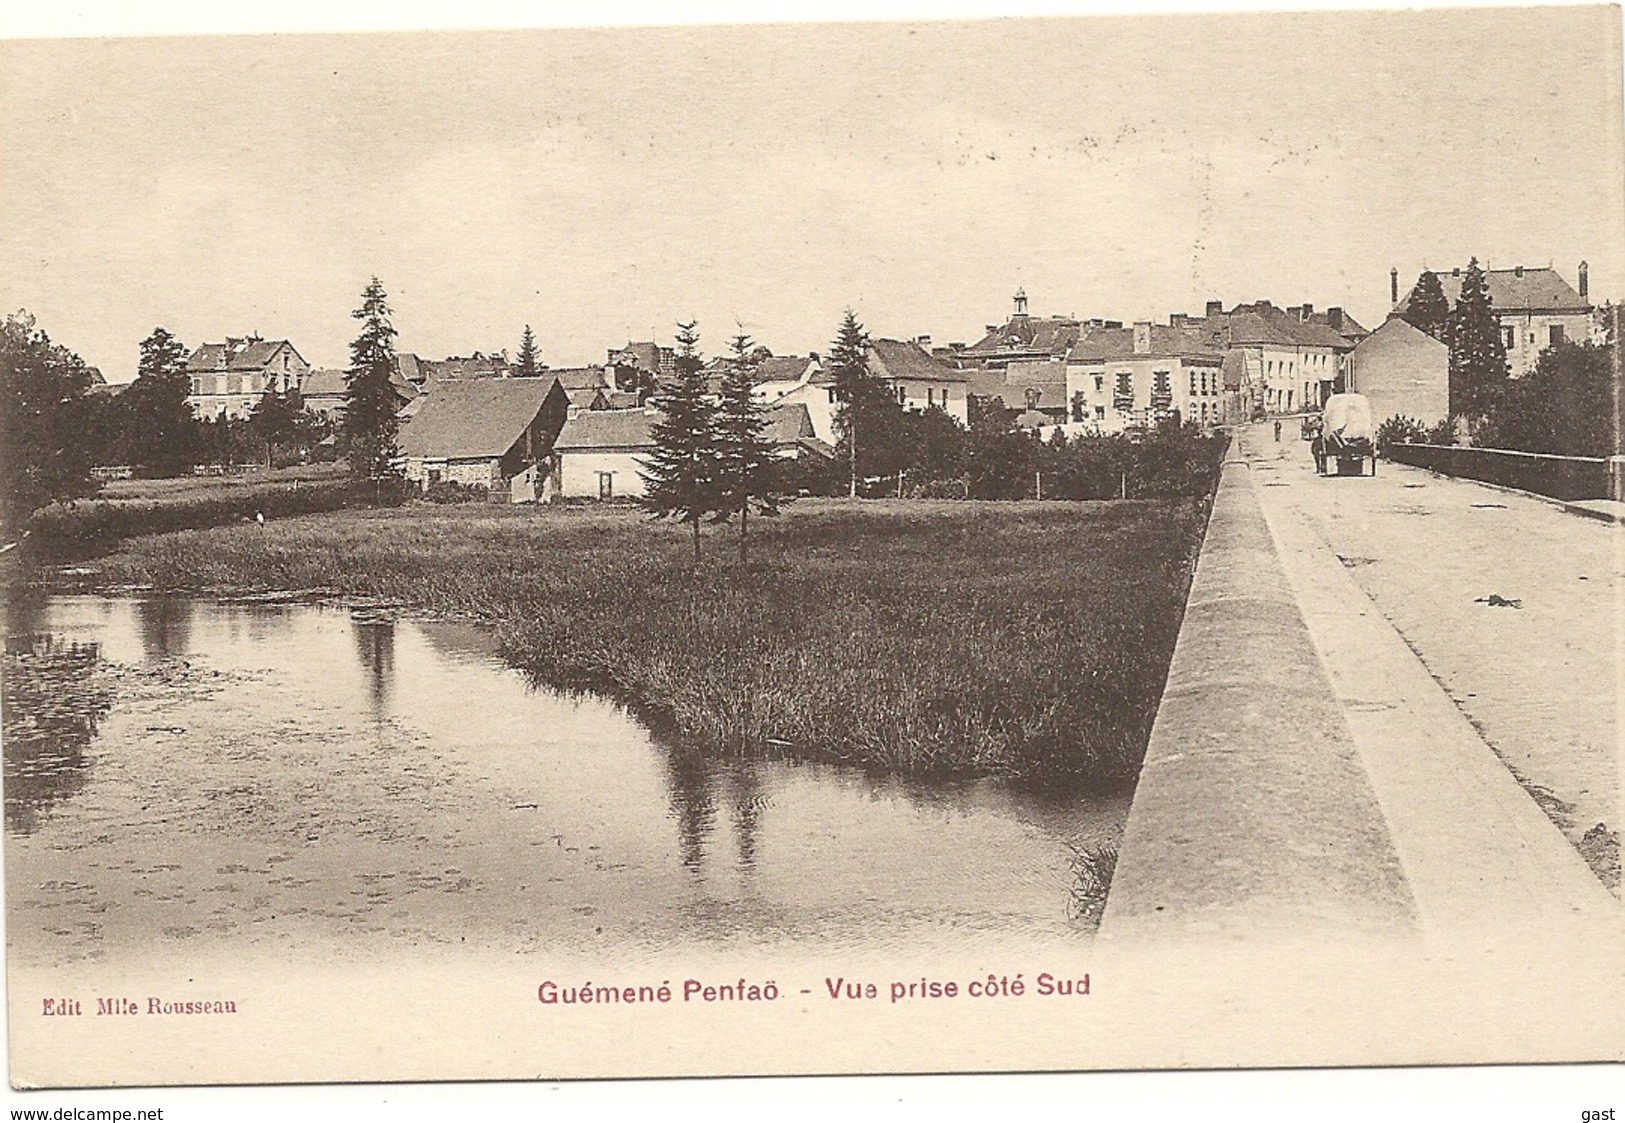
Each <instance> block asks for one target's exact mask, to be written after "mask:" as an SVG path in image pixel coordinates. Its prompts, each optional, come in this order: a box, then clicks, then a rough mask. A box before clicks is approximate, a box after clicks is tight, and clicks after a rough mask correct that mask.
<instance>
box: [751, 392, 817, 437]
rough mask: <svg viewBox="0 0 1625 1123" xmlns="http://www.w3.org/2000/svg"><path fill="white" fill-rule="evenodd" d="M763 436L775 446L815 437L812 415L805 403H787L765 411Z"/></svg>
mask: <svg viewBox="0 0 1625 1123" xmlns="http://www.w3.org/2000/svg"><path fill="white" fill-rule="evenodd" d="M763 435H764V436H765V437H766V438H767V439H768V440H770V441H772V442H773V443H774V444H776V445H787V444H795V443H797V442H798V441H801V440H803V439H804V438H807V437H817V436H818V433H817V431H816V430H815V429H814V428H813V423H812V414H810V413H808V412H807V406H806V403H805V402H788V403H786V404H784V405H781V406H775V407H773V408H772V409H770V410H768V411H767V428H766V429H764V430H763Z"/></svg>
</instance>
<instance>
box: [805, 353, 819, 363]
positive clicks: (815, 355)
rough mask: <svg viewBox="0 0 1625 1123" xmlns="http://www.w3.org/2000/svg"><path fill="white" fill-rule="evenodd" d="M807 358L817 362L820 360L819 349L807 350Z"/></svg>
mask: <svg viewBox="0 0 1625 1123" xmlns="http://www.w3.org/2000/svg"><path fill="white" fill-rule="evenodd" d="M807 358H809V359H811V360H812V361H813V362H815V363H816V362H818V361H819V359H818V352H817V351H808V352H807Z"/></svg>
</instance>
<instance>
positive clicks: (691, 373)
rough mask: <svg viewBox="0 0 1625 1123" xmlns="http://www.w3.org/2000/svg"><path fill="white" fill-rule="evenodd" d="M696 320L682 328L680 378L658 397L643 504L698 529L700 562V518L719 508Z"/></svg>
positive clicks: (711, 418)
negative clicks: (652, 448) (659, 412)
mask: <svg viewBox="0 0 1625 1123" xmlns="http://www.w3.org/2000/svg"><path fill="white" fill-rule="evenodd" d="M699 341H700V335H699V328H698V325H697V324H695V323H694V321H692V320H690V321H689V322H688V323H684V324H678V325H677V356H676V360H675V362H674V363H673V366H674V367H675V376H674V378H673V379H672V381H671V383H670V384H669V385H668V386H667V387H666V388H665V392H664V393H662V394H661V395H660V396H659V397H658V398H656V399H655V402H656V404H657V405H658V406H659V407H660V410H661V417H660V420H659V421H657V422H655V424H654V426H653V427H652V428H651V430H650V434H649V435H650V436H651V437H652V438H653V440H654V443H655V448H654V451H653V452H652V453H650V454H649V456H648V457H647V459H646V460H645V463H644V469H643V471H642V472H641V473H640V474H641V475H642V476H643V486H644V496H643V506H644V509H645V510H647V511H648V512H649V513H650V514H652V515H654V516H655V517H656V518H676V519H677V520H678V521H679V522H685V523H688V524H689V525H690V526H692V527H693V528H694V561H695V562H696V563H698V562H699V560H700V520H701V519H703V518H705V517H706V516H707V515H711V514H715V513H716V512H717V510H718V507H719V503H718V494H717V475H716V467H717V465H716V416H715V414H716V409H715V407H714V406H713V405H712V403H711V400H710V397H709V395H708V394H707V392H706V391H707V387H706V384H705V375H704V374H703V373H702V366H703V363H702V361H701V358H700V352H699Z"/></svg>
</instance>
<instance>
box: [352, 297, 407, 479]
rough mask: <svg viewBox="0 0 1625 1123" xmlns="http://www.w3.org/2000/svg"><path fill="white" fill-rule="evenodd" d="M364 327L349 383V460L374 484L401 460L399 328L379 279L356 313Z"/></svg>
mask: <svg viewBox="0 0 1625 1123" xmlns="http://www.w3.org/2000/svg"><path fill="white" fill-rule="evenodd" d="M351 315H352V316H354V317H355V318H356V319H358V320H360V321H361V334H360V335H358V336H356V338H355V341H354V342H353V343H351V344H350V369H349V374H348V377H347V378H346V379H345V396H344V402H345V404H344V429H343V439H344V447H345V455H346V456H347V457H348V458H349V461H350V474H351V475H352V476H356V477H358V478H372V477H375V476H383V475H387V474H389V471H390V461H392V460H394V458H395V456H396V448H395V437H396V434H397V432H398V422H397V420H396V412H397V409H398V408H399V407H398V402H397V400H396V397H395V387H394V386H393V385H392V381H393V378H394V374H395V328H394V327H393V326H392V325H391V324H390V322H389V315H390V313H389V298H388V297H387V296H386V295H385V293H384V286H383V284H382V283H381V282H380V281H379V280H378V278H377V277H374V278H373V279H372V280H371V281H369V282H368V283H367V287H366V289H365V290H363V291H362V294H361V307H359V308H357V309H356V310H355V311H354V312H352V313H351Z"/></svg>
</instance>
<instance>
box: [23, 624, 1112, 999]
mask: <svg viewBox="0 0 1625 1123" xmlns="http://www.w3.org/2000/svg"><path fill="white" fill-rule="evenodd" d="M7 633H8V641H7V643H8V649H9V650H10V651H11V652H13V653H14V654H19V653H20V654H21V657H22V658H23V659H25V660H26V659H28V658H34V659H36V660H38V659H39V653H42V652H49V653H51V656H52V660H51V661H52V665H53V666H57V667H58V668H59V670H58V671H57V672H56V673H57V675H58V678H57V679H54V680H53V681H52V682H51V683H50V684H49V687H48V689H47V690H46V691H44V692H43V693H42V694H38V695H36V696H32V697H21V698H19V697H17V696H16V691H15V690H13V691H10V692H8V697H10V698H11V701H12V712H10V713H8V715H7V732H8V737H7V739H6V745H5V752H6V758H5V768H6V773H5V780H6V788H5V796H6V800H5V861H6V867H5V868H6V885H7V940H8V948H9V952H10V955H11V956H12V960H13V963H14V965H15V964H24V965H34V966H37V967H42V968H47V969H49V968H52V967H65V966H71V965H72V964H75V963H79V964H83V965H86V966H89V965H91V964H95V963H101V964H104V965H109V964H113V963H117V962H127V961H143V960H147V959H151V960H162V959H170V960H174V959H180V958H187V957H196V956H198V955H199V954H203V953H212V954H213V955H214V956H216V957H218V956H220V955H226V956H230V957H232V958H234V959H238V960H240V961H249V962H251V961H253V960H254V959H255V958H256V957H267V958H269V959H278V958H279V959H281V960H282V961H284V962H289V961H296V960H298V959H299V958H300V957H302V956H306V955H320V956H322V957H324V959H327V958H331V957H334V956H338V957H343V956H345V955H349V954H356V955H371V956H376V955H377V954H378V953H380V952H389V951H399V950H403V949H413V948H416V949H433V948H439V949H449V950H450V951H452V952H453V953H455V952H457V951H459V950H461V949H463V948H467V949H468V950H469V951H470V952H473V951H475V950H476V949H477V950H479V951H481V952H483V953H487V954H489V953H493V952H494V953H499V954H511V955H527V954H536V953H543V954H556V953H571V954H583V955H590V956H593V957H596V958H600V959H602V958H610V957H613V958H617V959H619V958H621V957H629V958H636V957H637V956H638V955H639V954H648V953H652V952H656V951H670V950H672V949H674V948H676V949H681V948H682V947H685V946H693V947H705V948H711V949H716V948H724V949H725V948H727V947H730V946H733V947H744V948H750V949H753V950H762V949H767V950H771V949H773V948H777V947H782V948H787V949H796V948H800V949H808V948H817V949H840V948H863V949H868V950H880V951H885V950H917V949H920V948H929V947H933V946H936V947H952V948H954V949H957V950H963V949H964V948H966V947H972V946H976V945H977V944H978V942H985V943H987V944H988V945H989V946H997V945H999V944H1002V943H1004V942H1006V941H1009V940H1012V939H1024V938H1033V939H1042V940H1044V941H1046V942H1048V941H1052V940H1061V941H1076V942H1077V943H1078V944H1079V945H1080V946H1084V945H1086V944H1087V941H1088V936H1089V926H1088V923H1087V921H1080V920H1078V919H1077V918H1076V915H1075V914H1076V908H1075V901H1074V896H1073V891H1074V888H1075V887H1076V886H1077V884H1078V877H1077V871H1076V868H1075V862H1076V859H1075V852H1076V848H1077V847H1080V846H1084V847H1098V846H1099V845H1101V844H1103V843H1105V844H1112V845H1115V843H1116V841H1117V839H1118V837H1119V836H1120V834H1121V829H1122V824H1123V820H1124V818H1125V817H1126V814H1127V808H1128V800H1127V797H1120V798H1115V799H1112V800H1106V801H1096V802H1092V803H1080V802H1079V801H1078V800H1076V799H1066V800H1059V799H1057V800H1047V799H1045V798H1043V797H1041V796H1035V795H1032V794H1028V793H1023V792H1020V791H1017V790H1014V789H1012V788H1010V787H1008V786H1006V785H1003V784H1000V783H996V782H991V781H981V782H975V783H945V782H933V783H923V782H908V783H905V782H901V781H896V780H886V779H878V778H874V777H870V776H867V775H865V774H863V773H861V772H858V771H853V770H849V769H844V768H838V767H832V766H821V765H809V764H793V763H785V762H776V761H765V762H763V761H758V762H717V761H711V760H703V759H696V758H694V757H692V756H690V755H686V754H684V753H682V752H680V751H677V750H675V749H674V748H673V747H671V746H669V745H666V744H663V743H662V742H661V741H660V740H659V739H658V738H656V737H655V736H654V735H652V734H651V732H650V731H649V730H648V729H647V728H646V727H644V726H643V725H642V724H640V723H639V722H638V721H637V720H636V719H635V718H634V717H632V716H631V715H630V714H628V713H627V712H626V711H625V710H624V709H622V708H620V707H618V706H616V705H614V704H612V703H610V702H607V701H605V700H603V699H600V698H597V697H593V696H582V695H566V694H561V693H559V692H556V691H553V690H549V689H544V688H538V687H536V686H535V685H534V684H532V683H530V682H529V681H528V680H527V678H526V677H525V676H524V675H522V674H520V673H519V672H517V671H515V670H513V669H511V668H509V667H507V666H505V665H504V664H503V663H502V662H501V661H500V659H498V657H497V656H496V654H495V651H494V644H493V641H492V639H491V637H490V635H489V634H488V633H487V632H486V631H485V630H483V629H481V628H479V627H478V626H475V625H471V624H464V623H451V622H437V621H428V620H417V619H395V620H391V619H387V618H380V617H378V616H375V615H368V614H365V613H352V612H351V611H349V610H347V609H343V608H337V607H327V606H312V605H289V604H229V603H214V602H210V601H202V600H184V599H156V598H154V599H122V598H101V597H58V598H49V599H46V600H43V601H37V602H23V603H12V604H9V605H8V607H7ZM76 650H77V652H78V653H79V656H78V657H77V658H75V657H73V655H72V653H73V652H74V651H76ZM26 653H33V654H26ZM19 677H21V676H19Z"/></svg>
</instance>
